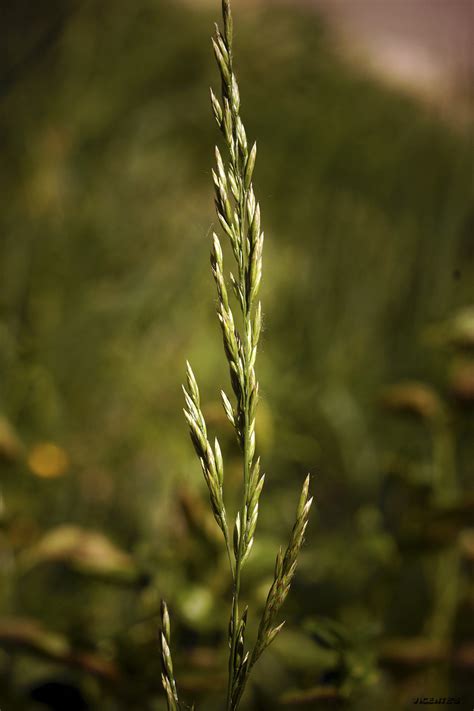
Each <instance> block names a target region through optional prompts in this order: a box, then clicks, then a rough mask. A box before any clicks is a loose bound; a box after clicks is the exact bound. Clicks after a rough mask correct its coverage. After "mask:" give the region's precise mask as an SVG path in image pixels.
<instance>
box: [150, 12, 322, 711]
mask: <svg viewBox="0 0 474 711" xmlns="http://www.w3.org/2000/svg"><path fill="white" fill-rule="evenodd" d="M222 15H223V32H221V30H220V29H219V27H218V26H217V25H216V30H215V34H214V37H213V39H212V44H213V48H214V54H215V57H216V61H217V65H218V68H219V72H220V76H221V97H220V99H218V98H217V97H216V95H215V94H214V92H213V91H212V89H211V104H212V110H213V113H214V117H215V119H216V122H217V125H218V127H219V129H220V131H221V133H222V136H223V140H224V144H225V147H226V158H223V156H222V155H221V152H220V150H219V148H218V147H216V151H215V153H216V166H215V169H214V170H213V171H212V176H213V181H214V189H215V205H216V212H217V217H218V221H219V225H220V227H221V230H222V233H223V234H224V236H225V238H226V239H227V240H228V241H229V243H230V247H231V252H232V254H233V258H234V260H235V267H234V272H235V273H233V272H229V273H228V275H227V273H226V272H225V270H224V257H223V250H222V246H221V242H220V238H219V236H218V235H217V234H216V233H213V235H212V250H211V268H212V274H213V277H214V280H215V283H216V288H217V316H218V319H219V323H220V327H221V330H222V336H223V343H224V351H225V356H226V359H227V362H228V365H229V371H230V382H231V386H232V390H233V398H232V400H231V398H230V397H229V396H228V395H227V394H226V393H225V392H224V391H221V397H222V404H223V407H224V411H225V413H226V415H227V418H228V419H229V420H230V422H231V424H232V426H233V428H234V430H235V434H236V437H237V440H238V443H239V445H240V450H241V456H242V471H243V486H242V489H243V491H242V500H241V505H240V508H239V511H238V513H237V515H236V517H235V522H234V524H233V526H232V533H231V529H230V524H229V517H228V514H227V511H226V507H225V503H224V491H223V488H224V462H223V457H222V453H221V447H220V445H219V442H218V440H217V438H215V439H214V442H213V443H212V442H211V440H210V438H209V435H208V430H207V425H206V421H205V418H204V415H203V412H202V409H201V400H200V394H199V388H198V384H197V380H196V377H195V375H194V373H193V370H192V368H191V366H190V364H189V363H187V373H186V376H187V377H186V380H187V385H186V387H184V386H183V391H184V398H185V408H184V415H185V418H186V420H187V423H188V425H189V431H190V435H191V440H192V443H193V445H194V448H195V450H196V454H197V456H198V458H199V461H200V464H201V468H202V472H203V475H204V479H205V481H206V484H207V487H208V490H209V498H210V504H211V507H212V512H213V514H214V518H215V520H216V522H217V525H218V526H219V528H220V530H221V531H222V535H223V538H224V543H225V546H226V550H227V555H228V559H229V569H230V575H231V578H232V603H231V612H230V620H229V628H228V630H229V632H228V642H229V665H228V685H227V698H226V705H225V708H226V709H227V711H235V710H236V709H238V707H239V705H240V702H241V699H242V695H243V693H244V690H245V687H246V683H247V680H248V678H249V675H250V672H251V670H252V668H253V666H254V665H255V663H256V662H257V661H258V659H259V657H260V656H261V654H262V653H263V652H264V651H265V649H266V648H267V647H268V646H269V645H270V644H271V643H272V641H273V640H274V639H275V637H276V636H277V635H278V633H279V632H280V630H281V628H282V627H283V624H284V623H283V622H279V612H280V608H281V606H282V605H283V603H284V601H285V598H286V596H287V594H288V592H289V589H290V586H291V582H292V579H293V576H294V574H295V570H296V565H297V559H298V554H299V551H300V548H301V546H302V543H303V539H304V534H305V530H306V527H307V524H308V516H309V511H310V508H311V503H312V498H309V475H308V477H307V478H306V480H305V482H304V484H303V488H302V491H301V495H300V500H299V503H298V508H297V512H296V522H295V525H294V527H293V531H292V533H291V536H290V541H289V543H288V546H287V548H286V550H285V551H283V549H282V548H280V550H279V552H278V555H277V558H276V563H275V572H274V579H273V583H272V585H271V587H270V590H269V593H268V596H267V600H266V603H265V606H264V610H263V613H262V616H261V619H260V624H259V627H258V632H257V638H256V642H255V644H254V646H253V647H252V648H247V647H248V645H247V644H246V626H247V616H248V608H247V607H245V608H244V609H243V610H242V604H241V599H240V598H241V594H240V591H241V579H242V572H243V568H244V565H245V562H246V560H247V559H248V557H249V555H250V552H251V549H252V545H253V541H254V536H255V531H256V526H257V519H258V513H259V501H260V496H261V493H262V490H263V485H264V481H265V475H264V474H262V473H261V467H260V458H259V457H257V456H256V438H255V422H256V411H257V405H258V400H259V386H258V380H257V375H256V371H255V364H256V357H257V351H258V344H259V339H260V333H261V327H262V306H261V302H260V301H259V299H258V295H259V290H260V285H261V280H262V255H263V242H264V233H263V230H262V226H261V216H260V206H259V203H258V202H257V199H256V197H255V193H254V189H253V183H252V177H253V172H254V168H255V160H256V156H257V146H256V143H253V145H252V146H251V147H250V146H249V142H248V140H247V135H246V131H245V128H244V124H243V122H242V119H241V116H240V92H239V86H238V83H237V79H236V75H235V72H234V58H233V49H232V35H233V23H232V14H231V7H230V0H223V2H222ZM229 282H230V287H231V288H230V289H229V288H228V283H229ZM161 619H162V626H161V650H162V667H163V673H162V682H163V687H164V690H165V693H166V697H167V701H168V709H170V711H176V710H178V709H182V708H184V707H183V705H182V703H181V702H180V700H179V697H178V691H177V684H176V681H175V677H174V670H173V664H172V659H171V651H170V641H171V636H170V622H169V615H168V609H167V606H166V604H165V603H163V604H162V609H161Z"/></svg>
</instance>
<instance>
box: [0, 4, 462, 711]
mask: <svg viewBox="0 0 474 711" xmlns="http://www.w3.org/2000/svg"><path fill="white" fill-rule="evenodd" d="M237 5H238V3H236V8H235V14H236V16H237V17H236V19H237V21H238V32H237V36H236V44H237V51H238V69H239V76H240V80H241V86H242V93H243V100H244V109H243V113H244V115H245V119H246V125H247V127H248V131H249V135H250V136H256V137H257V139H258V143H259V170H258V175H257V176H256V179H257V188H259V196H260V199H261V202H262V211H263V215H264V216H266V224H265V229H266V235H267V239H266V277H265V280H264V294H263V299H264V307H265V319H266V321H265V327H266V328H265V334H264V341H263V352H262V355H261V358H260V372H261V380H262V385H263V386H264V387H263V403H262V406H261V413H260V420H259V423H258V424H259V442H260V448H261V453H262V459H263V463H264V470H265V471H266V472H267V484H266V492H265V496H264V497H263V500H262V513H261V519H260V528H259V536H258V537H257V541H256V545H255V549H254V553H253V555H252V558H251V561H250V562H249V565H248V571H249V575H248V581H249V582H248V586H247V589H246V590H245V594H246V595H247V596H248V597H249V598H250V597H251V598H252V599H254V600H255V601H256V602H257V603H258V601H260V602H261V603H262V604H263V602H264V599H265V596H266V587H267V585H268V583H269V582H270V577H271V573H272V567H273V560H274V555H275V552H276V549H277V545H278V540H279V538H280V535H279V534H280V531H281V530H282V529H283V528H290V527H291V519H292V515H293V509H294V503H295V501H296V497H297V491H298V489H299V486H300V483H301V481H302V479H303V477H304V475H305V473H306V472H307V471H311V472H313V473H314V474H315V477H314V482H313V488H314V492H315V495H316V498H317V501H318V514H317V516H313V522H312V525H311V527H310V530H309V535H308V542H307V545H306V547H305V549H304V552H303V556H302V562H301V565H300V567H299V573H298V575H297V578H296V581H295V588H294V594H293V595H292V597H291V599H290V600H289V604H288V606H287V609H286V617H287V619H288V620H289V622H288V625H287V627H288V629H287V630H286V632H285V633H284V634H282V635H281V638H280V639H279V640H278V642H277V643H276V644H275V647H274V650H273V651H272V652H271V653H269V654H268V659H267V660H263V661H262V663H261V665H260V668H259V673H258V674H257V675H256V679H255V680H254V684H253V686H252V688H251V690H250V691H249V693H248V695H247V702H246V705H245V704H244V706H245V708H248V709H276V708H326V707H328V708H347V709H351V710H358V709H373V708H387V709H398V708H400V709H402V708H406V707H407V705H408V704H409V703H410V702H411V698H412V697H413V696H435V695H452V696H460V697H461V698H462V700H463V702H464V703H466V704H467V705H466V708H470V705H469V703H468V702H469V698H468V696H469V693H471V694H472V686H471V687H470V678H472V670H473V665H474V641H473V632H474V629H473V624H472V620H473V619H474V616H473V615H472V612H473V607H474V599H473V591H474V589H473V580H472V565H473V563H472V561H473V557H474V540H473V526H474V523H473V509H474V500H473V499H472V495H469V494H468V492H469V488H470V485H471V482H472V466H473V465H472V462H473V455H474V444H473V443H474V438H473V434H474V417H473V413H474V408H473V403H474V315H473V313H474V312H473V310H472V309H473V304H474V289H473V285H474V241H473V238H472V235H473V228H474V208H473V204H474V202H473V200H472V197H473V181H472V167H473V165H472V163H473V159H472V126H459V125H455V124H454V123H453V124H451V123H449V122H448V121H447V120H446V119H445V118H443V119H442V118H440V117H439V116H437V115H436V111H435V109H433V107H426V106H422V105H419V104H417V102H416V101H415V100H414V99H411V98H408V97H406V96H404V95H402V94H400V93H397V92H395V91H394V90H389V89H387V88H383V87H381V86H379V85H377V84H376V83H374V81H373V80H370V79H368V78H366V77H364V76H363V75H362V74H361V73H359V72H358V70H357V69H356V68H354V67H351V66H348V65H347V64H345V63H344V62H343V60H342V59H340V57H338V55H337V53H336V51H335V49H334V47H333V45H332V44H331V38H330V36H328V33H327V32H326V30H325V28H324V27H323V26H322V24H321V23H320V22H319V20H318V18H317V17H316V16H313V15H307V14H305V13H304V12H303V11H300V12H299V11H296V10H295V9H293V8H292V9H284V8H282V7H278V8H275V9H272V10H270V9H268V8H267V9H260V10H258V11H257V10H255V9H253V10H252V9H250V8H246V9H242V10H241V9H240V8H239V7H237ZM216 13H217V9H216ZM216 13H213V15H212V16H211V15H210V14H208V13H206V12H204V11H197V10H195V9H190V8H188V7H186V9H185V8H184V7H183V6H181V5H180V4H177V3H173V2H167V3H166V2H162V1H160V0H139V2H136V3H125V2H122V1H119V2H113V3H112V2H111V1H110V0H101V2H99V1H98V0H87V1H84V2H76V1H75V2H71V1H68V2H64V1H63V2H59V1H58V0H47V2H44V3H41V4H31V3H28V2H26V0H20V1H19V2H17V3H11V4H10V5H9V7H7V8H4V9H3V23H2V24H3V27H2V35H3V41H2V43H0V57H1V63H0V66H1V67H2V69H1V77H0V94H1V108H0V136H1V138H0V141H1V148H2V155H3V171H2V172H1V173H0V195H1V203H2V209H1V212H0V225H1V231H0V250H1V252H0V254H1V257H0V308H1V311H0V372H1V375H2V377H1V380H0V460H1V461H0V469H1V482H0V486H1V511H0V513H1V524H2V527H1V530H0V541H1V542H0V559H1V575H2V587H1V592H0V600H1V619H0V650H1V651H0V705H1V707H2V709H3V708H4V709H5V710H7V709H8V711H23V710H25V711H26V710H28V711H30V709H31V710H32V711H33V710H35V709H38V711H39V710H40V709H44V708H50V709H62V710H63V709H66V708H67V709H70V710H71V711H74V709H100V711H112V710H115V709H118V710H119V709H125V708H127V709H135V708H137V709H138V708H139V709H141V711H146V710H150V711H159V710H160V709H163V708H164V700H163V697H162V693H161V690H160V670H159V653H158V647H157V632H156V630H157V619H158V608H159V598H160V595H166V597H167V599H168V600H169V601H170V603H171V607H172V612H173V615H174V620H175V628H176V631H175V636H174V644H175V652H174V656H175V660H176V665H177V666H178V668H179V674H178V679H179V680H180V681H181V688H182V691H183V692H184V694H185V695H186V696H187V697H188V698H189V700H191V699H195V700H196V702H197V704H198V708H206V709H208V710H210V711H212V709H217V708H218V705H217V703H218V702H217V701H216V698H217V699H218V698H219V695H220V693H221V690H222V687H223V685H224V684H225V678H224V675H223V671H224V667H223V664H224V654H223V652H224V646H225V633H226V620H227V615H228V604H229V600H230V597H229V589H228V587H229V584H228V580H227V575H226V574H225V560H224V553H223V551H222V549H221V546H220V542H219V538H218V537H217V536H216V530H215V527H214V523H213V520H212V515H211V514H210V512H209V507H208V504H207V495H206V493H205V491H204V490H203V483H202V481H201V474H200V471H198V467H197V466H196V463H195V458H194V454H193V451H192V447H191V445H190V443H189V441H188V438H187V436H186V427H185V424H184V421H183V418H182V415H181V393H180V387H179V385H180V383H181V381H182V379H183V373H184V361H185V358H186V357H189V358H190V360H192V362H193V367H194V369H195V371H196V373H197V374H198V375H199V378H200V382H201V383H202V385H203V388H202V389H203V393H204V396H205V402H206V403H207V404H206V408H207V409H206V418H207V419H208V421H209V422H210V423H212V426H213V427H214V428H215V430H216V432H217V434H218V435H219V439H220V441H223V442H224V443H225V448H226V452H225V454H226V455H227V456H228V457H231V458H232V454H233V453H235V462H236V464H235V466H234V467H233V468H232V467H230V468H229V472H228V479H229V481H230V485H231V489H232V487H233V488H234V490H235V492H237V487H238V486H239V480H240V479H239V478H240V473H239V470H238V466H237V462H238V459H237V451H236V445H235V444H234V442H233V439H232V433H231V431H230V427H228V425H227V424H226V421H225V416H224V415H223V412H222V411H221V407H220V404H219V402H218V392H219V388H220V386H221V385H222V384H223V383H226V382H227V373H226V367H225V364H224V359H223V357H222V354H221V342H220V336H219V330H218V326H217V323H216V319H215V315H214V293H213V285H212V283H211V282H212V280H211V276H210V269H209V263H208V251H209V240H208V236H209V231H210V229H211V226H212V222H211V221H212V219H213V209H212V189H211V180H210V169H211V160H212V149H213V145H214V142H215V141H216V140H217V130H216V127H215V125H213V121H212V119H211V112H210V109H209V106H208V95H207V87H208V85H209V84H211V83H213V84H215V83H216V81H217V77H216V74H215V71H214V68H213V57H212V52H211V51H210V46H209V42H208V37H209V35H210V32H211V28H212V24H211V23H212V20H213V19H214V18H215V17H216V16H217V14H216ZM231 503H232V502H230V504H231ZM469 620H471V621H469ZM471 706H472V704H471Z"/></svg>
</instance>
